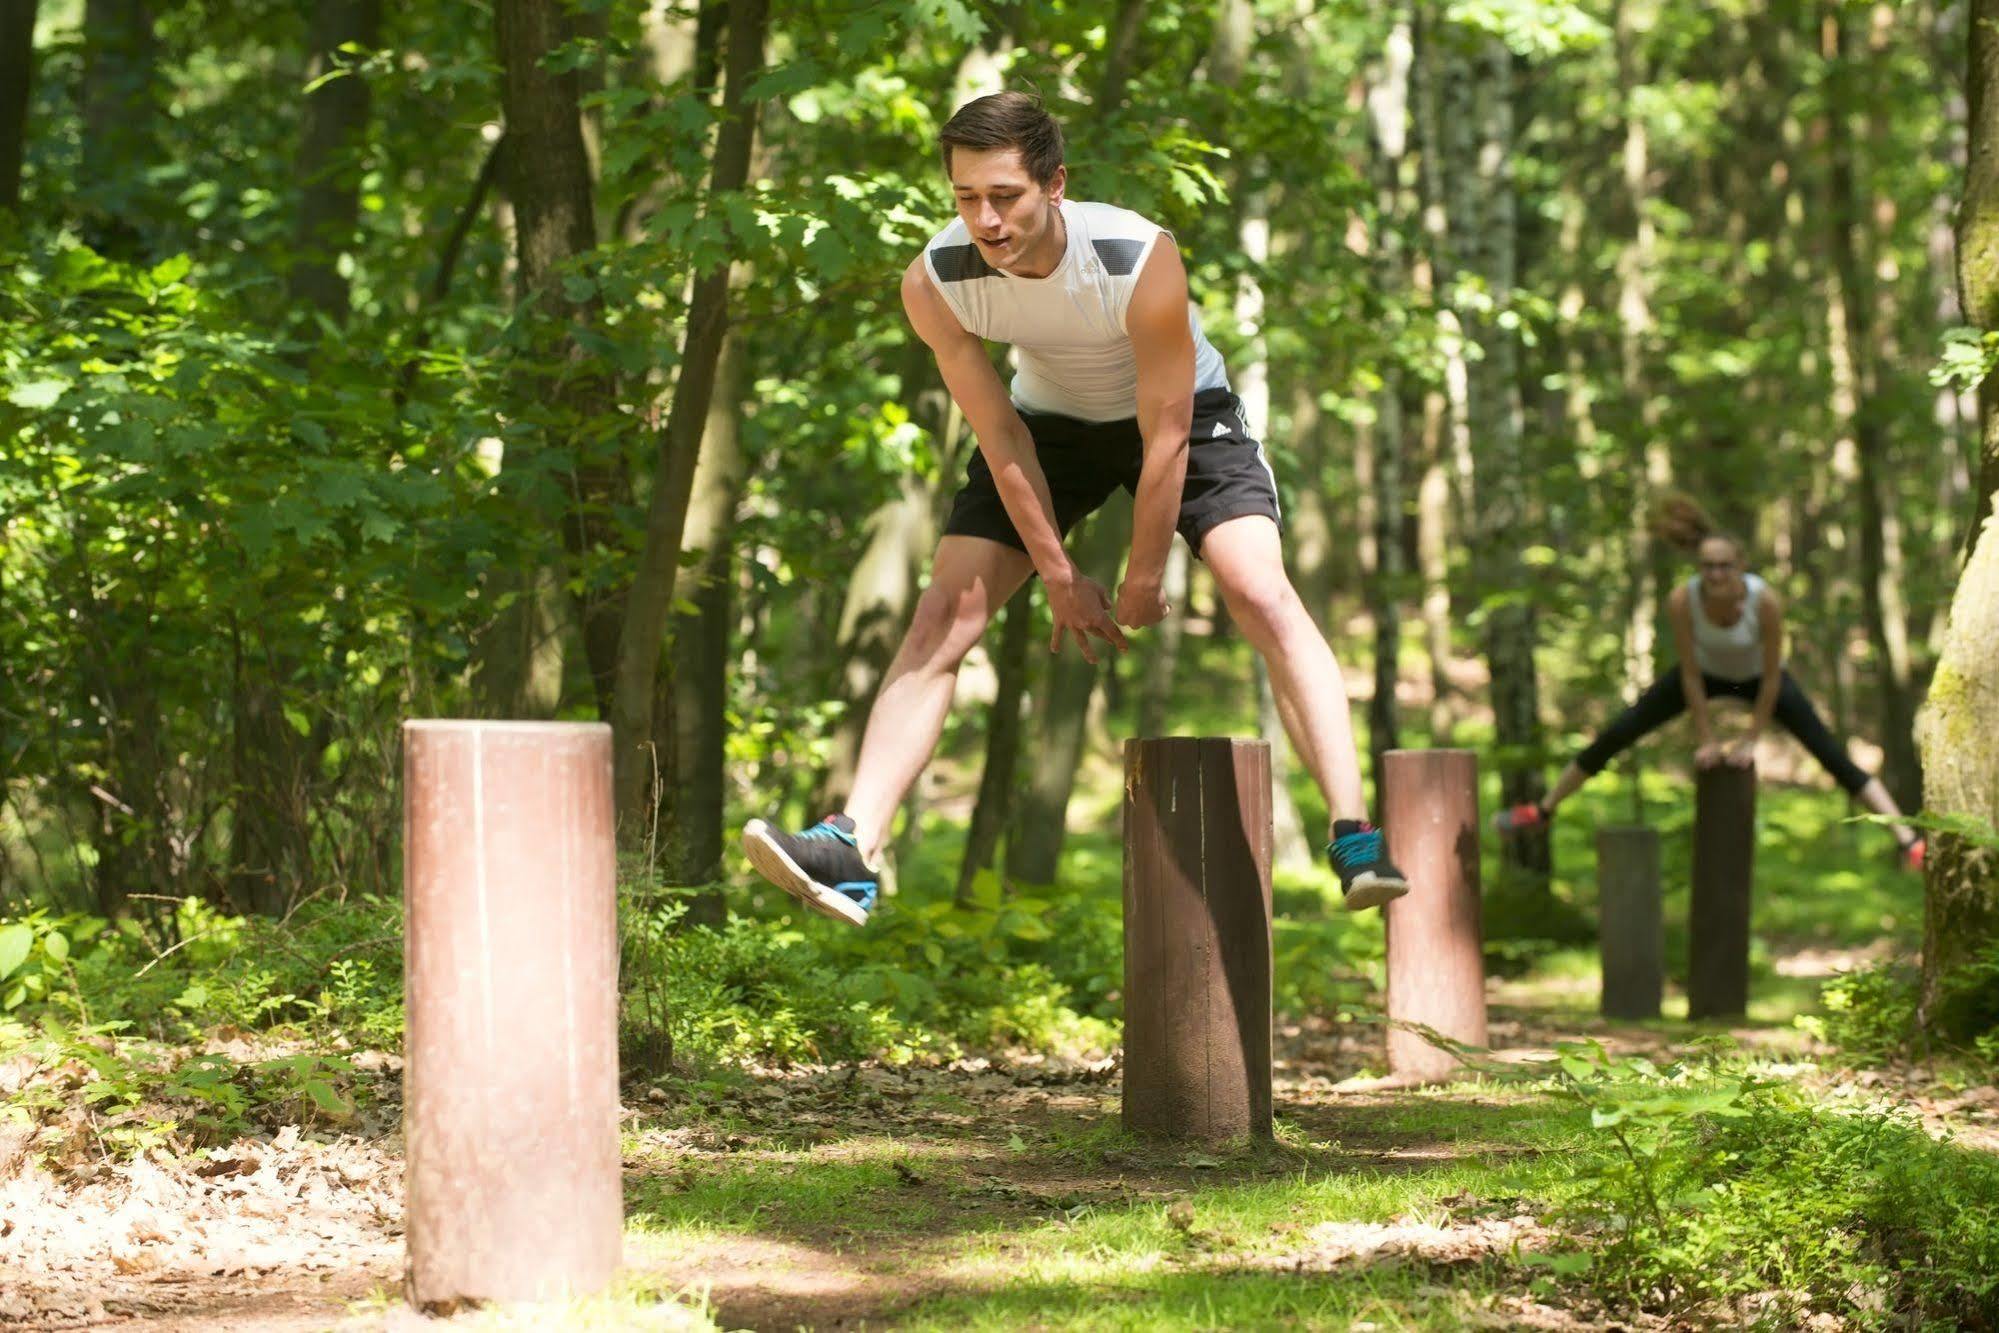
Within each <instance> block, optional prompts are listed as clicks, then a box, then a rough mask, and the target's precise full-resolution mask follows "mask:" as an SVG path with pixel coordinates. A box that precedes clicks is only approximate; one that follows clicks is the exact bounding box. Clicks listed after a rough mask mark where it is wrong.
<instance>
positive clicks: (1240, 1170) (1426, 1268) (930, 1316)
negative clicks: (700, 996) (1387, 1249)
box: [627, 1087, 1584, 1329]
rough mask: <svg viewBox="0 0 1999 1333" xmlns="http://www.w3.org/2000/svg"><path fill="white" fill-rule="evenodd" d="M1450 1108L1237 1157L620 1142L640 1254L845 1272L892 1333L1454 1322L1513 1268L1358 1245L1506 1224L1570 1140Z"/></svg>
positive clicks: (1502, 1287)
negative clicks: (736, 1152) (722, 1153)
mask: <svg viewBox="0 0 1999 1333" xmlns="http://www.w3.org/2000/svg"><path fill="white" fill-rule="evenodd" d="M1466 1091H1467V1089H1465V1088H1460V1089H1458V1090H1457V1092H1458V1093H1459V1094H1463V1093H1465V1092H1466ZM1469 1091H1471V1092H1473V1093H1476V1094H1478V1095H1480V1096H1481V1098H1482V1100H1481V1101H1480V1102H1478V1103H1467V1102H1464V1101H1461V1100H1454V1099H1452V1097H1451V1096H1450V1095H1447V1094H1439V1095H1434V1096H1421V1097H1407V1098H1403V1099H1399V1100H1397V1101H1395V1102H1393V1103H1384V1104H1374V1105H1363V1106H1358V1107H1356V1106H1352V1105H1351V1104H1350V1103H1348V1104H1342V1105H1335V1104H1332V1103H1330V1102H1329V1103H1327V1104H1325V1105H1323V1106H1313V1105H1310V1104H1309V1103H1308V1104H1305V1105H1301V1106H1299V1107H1297V1108H1295V1109H1298V1110H1301V1111H1303V1112H1304V1114H1302V1115H1301V1116H1298V1117H1295V1118H1293V1119H1292V1120H1290V1121H1288V1122H1287V1123H1285V1124H1284V1125H1283V1126H1281V1127H1280V1131H1279V1137H1278V1142H1277V1143H1275V1144H1270V1145H1263V1146H1260V1147H1256V1148H1245V1149H1241V1150H1238V1151H1234V1152H1217V1151H1211V1150H1202V1149H1186V1148H1170V1147H1165V1148H1162V1147H1158V1146H1154V1145H1149V1144H1146V1143H1144V1142H1142V1141H1138V1140H1134V1139H1131V1138H1129V1137H1128V1136H1126V1135H1124V1134H1123V1133H1122V1132H1121V1131H1118V1130H1117V1129H1115V1128H1114V1127H1111V1126H1109V1125H1108V1124H1106V1123H1104V1122H1101V1121H1098V1120H1093V1119H1091V1120H1086V1119H1081V1118H1075V1117H1068V1118H1064V1117H1054V1118H1051V1119H1050V1120H1049V1121H1048V1122H1046V1123H1044V1124H1043V1125H1041V1129H1042V1131H1043V1132H1042V1133H1039V1134H1036V1135H1035V1136H1033V1138H1032V1139H1031V1140H1029V1139H1026V1138H1024V1137H1023V1136H1022V1135H1019V1134H1014V1135H1011V1136H1010V1138H1009V1139H1008V1140H1006V1141H1001V1140H1000V1139H999V1138H997V1136H992V1137H986V1138H983V1139H979V1138H973V1139H962V1140H951V1141H939V1140H936V1139H934V1138H910V1137H897V1136H889V1135H871V1134H868V1133H865V1132H858V1133H854V1134H852V1135H849V1136H845V1137H842V1138H840V1139H838V1140H837V1141H835V1142H833V1143H830V1144H825V1145H821V1146H818V1147H816V1148H814V1149H812V1150H810V1151H776V1152H767V1153H758V1154H756V1155H755V1159H754V1160H744V1159H742V1158H740V1157H737V1158H731V1159H728V1160H725V1161H722V1162H719V1163H704V1164H703V1165H702V1166H701V1167H699V1168H698V1169H695V1168H689V1167H687V1166H685V1165H680V1164H677V1159H676V1157H675V1155H674V1154H673V1153H672V1152H671V1151H667V1150H664V1149H659V1148H655V1149H652V1150H647V1149H644V1148H643V1147H641V1148H640V1149H639V1155H638V1156H637V1158H636V1159H634V1158H633V1157H631V1156H630V1155H629V1154H628V1163H634V1164H636V1165H637V1166H638V1170H639V1177H638V1179H637V1180H636V1181H635V1182H634V1184H633V1185H632V1187H631V1190H630V1197H629V1199H628V1207H627V1216H628V1220H629V1224H630V1226H631V1227H632V1228H633V1231H634V1233H635V1234H636V1236H637V1237H639V1238H641V1243H640V1251H641V1252H642V1253H644V1254H649V1255H655V1256H662V1257H663V1256H669V1255H673V1254H682V1255H684V1254H686V1253H687V1252H689V1251H690V1250H694V1249H698V1250H699V1251H701V1252H702V1253H716V1252H718V1251H727V1250H729V1249H732V1248H734V1249H740V1250H742V1251H745V1252H753V1251H754V1250H755V1249H756V1248H757V1247H758V1246H769V1245H770V1244H771V1242H772V1241H773V1239H774V1238H775V1239H776V1240H777V1241H780V1242H782V1243H783V1245H784V1247H785V1249H784V1252H785V1253H787V1254H789V1255H791V1256H792V1259H791V1262H792V1263H793V1264H794V1265H799V1264H807V1263H817V1264H820V1265H823V1266H825V1267H827V1268H829V1269H832V1270H836V1271H848V1272H850V1274H851V1278H852V1281H851V1283H850V1284H849V1286H847V1287H840V1288H839V1289H838V1290H837V1291H833V1292H831V1293H826V1292H822V1293H821V1294H822V1295H830V1296H831V1297H837V1298H839V1299H842V1300H845V1301H847V1302H848V1303H849V1304H852V1303H854V1302H858V1303H859V1304H860V1305H861V1306H867V1305H868V1304H869V1301H868V1299H867V1298H866V1296H865V1294H864V1288H865V1290H866V1291H872V1292H874V1293H877V1294H878V1296H879V1297H880V1308H879V1314H880V1315H881V1316H882V1317H885V1318H889V1319H891V1320H892V1322H893V1323H894V1325H895V1326H896V1327H899V1328H914V1329H942V1328H976V1329H986V1328H992V1329H998V1328H1019V1327H1022V1326H1023V1325H1028V1324H1032V1325H1036V1326H1043V1327H1061V1328H1077V1329H1125V1328H1134V1329H1135V1328H1257V1327H1273V1326H1278V1325H1289V1326H1298V1325H1304V1326H1341V1327H1344V1326H1349V1325H1350V1324H1351V1323H1352V1322H1353V1321H1356V1320H1364V1319H1369V1318H1379V1319H1381V1320H1384V1321H1386V1322H1383V1323H1382V1325H1381V1326H1382V1327H1385V1328H1389V1327H1393V1328H1423V1327H1455V1326H1459V1325H1461V1324H1462V1322H1463V1320H1464V1319H1465V1318H1466V1317H1467V1316H1468V1315H1469V1314H1470V1313H1471V1312H1472V1311H1475V1310H1480V1309H1488V1308H1490V1307H1491V1306H1492V1305H1493V1304H1494V1303H1495V1302H1498V1301H1500V1300H1502V1299H1504V1298H1513V1297H1517V1296H1518V1295H1519V1294H1520V1293H1521V1292H1522V1291H1523V1290H1524V1289H1525V1284H1526V1282H1527V1281H1528V1280H1529V1279H1528V1278H1527V1277H1524V1276H1523V1273H1522V1270H1521V1269H1520V1267H1519V1266H1518V1264H1517V1263H1516V1262H1515V1261H1514V1260H1513V1259H1512V1258H1511V1257H1508V1256H1507V1255H1505V1254H1503V1253H1496V1254H1495V1253H1484V1254H1480V1253H1467V1254H1464V1255H1461V1256H1453V1257H1451V1258H1450V1259H1449V1260H1448V1261H1446V1260H1445V1259H1441V1258H1440V1259H1439V1260H1438V1261H1437V1262H1436V1263H1432V1262H1429V1261H1426V1260H1424V1259H1423V1258H1422V1257H1420V1256H1417V1257H1414V1258H1409V1257H1398V1256H1396V1255H1393V1254H1387V1253H1382V1252H1380V1251H1379V1250H1378V1249H1377V1248H1374V1242H1375V1241H1376V1240H1377V1239H1378V1237H1377V1236H1376V1233H1375V1232H1374V1230H1373V1229H1378V1228H1381V1227H1383V1226H1387V1225H1389V1224H1399V1225H1400V1226H1402V1227H1405V1228H1420V1227H1422V1226H1423V1225H1425V1224H1429V1225H1438V1224H1443V1223H1448V1222H1450V1221H1451V1220H1452V1219H1454V1218H1456V1219H1463V1218H1470V1217H1481V1216H1486V1217H1493V1218H1511V1217H1512V1216H1513V1215H1514V1213H1515V1212H1516V1211H1517V1210H1519V1209H1520V1208H1521V1207H1522V1206H1523V1203H1524V1202H1526V1201H1531V1200H1534V1199H1535V1198H1536V1197H1537V1196H1539V1195H1541V1194H1543V1193H1545V1192H1546V1191H1547V1190H1548V1189H1549V1188H1551V1187H1552V1186H1554V1185H1555V1184H1557V1183H1558V1182H1559V1181H1561V1180H1563V1179H1565V1178H1566V1177H1567V1174H1568V1171H1569V1166H1568V1159H1569V1156H1570V1155H1571V1154H1572V1153H1573V1152H1574V1151H1576V1150H1577V1149H1578V1148H1580V1147H1581V1146H1582V1145H1583V1142H1584V1139H1583V1133H1582V1131H1583V1126H1582V1123H1581V1120H1580V1117H1579V1114H1578V1113H1577V1112H1576V1111H1574V1110H1573V1109H1572V1108H1570V1107H1568V1106H1566V1105H1563V1104H1561V1103H1558V1102H1555V1101H1552V1100H1550V1099H1549V1098H1547V1097H1545V1096H1538V1095H1529V1096H1514V1097H1510V1098H1504V1099H1499V1100H1494V1099H1493V1093H1492V1090H1491V1089H1489V1088H1477V1087H1473V1088H1471V1089H1469ZM1335 1128H1337V1129H1339V1130H1340V1137H1337V1138H1335V1137H1325V1135H1326V1134H1327V1132H1328V1131H1329V1130H1332V1129H1335ZM1384 1154H1393V1155H1390V1156H1384ZM1356 1242H1359V1243H1358V1244H1356ZM836 1286H837V1284H836ZM832 1308H833V1307H830V1306H829V1307H828V1311H829V1312H830V1310H831V1309H832ZM718 1312H719V1317H720V1318H721V1319H722V1321H723V1322H724V1323H725V1324H727V1323H728V1320H729V1318H730V1314H731V1307H730V1304H729V1301H728V1300H727V1298H722V1299H720V1300H718Z"/></svg>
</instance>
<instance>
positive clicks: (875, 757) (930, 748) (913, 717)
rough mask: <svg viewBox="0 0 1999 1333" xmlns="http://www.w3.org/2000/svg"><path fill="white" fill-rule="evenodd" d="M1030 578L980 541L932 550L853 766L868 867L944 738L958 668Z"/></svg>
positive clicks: (1027, 568)
mask: <svg viewBox="0 0 1999 1333" xmlns="http://www.w3.org/2000/svg"><path fill="white" fill-rule="evenodd" d="M1033 572H1034V563H1033V562H1032V561H1031V560H1029V559H1028V558H1027V553H1026V552H1024V551H1019V550H1016V549H1014V548H1013V547H1011V546H1008V545H1006V544H1004V543H1002V542H996V541H989V540H987V539H986V538H984V537H958V536H950V537H945V538H944V539H943V540H942V541H940V542H939V543H938V544H937V556H936V559H935V560H934V561H933V562H932V564H931V569H930V586H929V587H927V588H925V589H924V590H923V595H922V596H921V597H920V598H918V599H917V602H916V611H915V613H914V614H913V615H912V616H911V617H910V623H909V629H908V631H907V632H906V633H905V634H904V635H903V639H902V646H901V647H900V648H898V649H897V650H896V654H895V660H894V661H893V662H892V663H890V665H889V669H888V674H887V675H885V676H884V677H883V678H882V685H881V689H880V691H879V692H878V693H877V694H876V695H875V702H874V707H873V708H872V709H871V710H870V711H869V713H868V725H867V729H866V731H865V732H864V733H863V734H862V737H861V753H860V757H859V758H858V759H857V760H856V761H855V765H854V785H853V790H852V791H851V792H850V793H849V794H848V796H847V808H846V813H847V815H848V816H849V817H850V818H852V819H853V821H854V834H855V837H856V839H857V840H858V842H859V844H860V852H861V855H862V856H863V857H864V858H865V859H866V860H867V861H868V862H869V863H871V864H872V863H873V861H874V859H875V854H876V852H878V851H879V850H880V848H881V845H882V844H883V843H884V842H886V841H887V840H888V827H889V821H890V820H892V819H893V818H894V817H895V810H896V807H897V806H899V805H901V804H902V798H903V796H904V795H905V794H907V793H908V791H909V786H910V784H911V783H913V782H915V781H916V777H917V775H918V774H919V773H921V772H922V771H923V767H924V765H925V764H928V763H929V762H930V756H931V754H932V753H934V752H935V751H936V749H937V741H938V739H939V738H940V737H941V736H942V735H943V734H944V720H945V719H946V718H947V717H948V716H949V715H950V712H951V695H952V693H953V691H954V690H955V688H956V686H957V680H958V666H959V664H960V663H962V662H963V661H964V660H965V654H966V653H968V652H970V651H971V649H972V645H973V644H975V643H977V642H978V641H979V639H980V637H981V636H982V635H984V633H985V632H986V626H987V625H989V624H991V623H992V618H993V617H994V616H995V615H997V614H999V609H1000V608H1001V607H1002V606H1004V605H1006V602H1007V599H1008V598H1010V597H1012V596H1013V594H1014V593H1015V592H1016V591H1018V590H1019V588H1020V585H1021V584H1023V583H1025V582H1026V581H1027V577H1028V575H1030V574H1032V573H1033Z"/></svg>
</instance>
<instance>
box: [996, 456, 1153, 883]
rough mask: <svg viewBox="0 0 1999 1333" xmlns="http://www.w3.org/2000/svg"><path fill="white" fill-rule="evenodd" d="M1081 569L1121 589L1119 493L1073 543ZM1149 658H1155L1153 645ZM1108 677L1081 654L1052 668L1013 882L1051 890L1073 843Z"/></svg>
mask: <svg viewBox="0 0 1999 1333" xmlns="http://www.w3.org/2000/svg"><path fill="white" fill-rule="evenodd" d="M1074 545H1075V550H1076V563H1077V564H1079V565H1081V566H1082V567H1083V569H1084V570H1085V572H1087V573H1088V574H1089V575H1090V577H1091V578H1094V579H1099V580H1102V581H1103V582H1104V583H1105V585H1106V586H1107V587H1115V586H1116V576H1117V569H1118V563H1119V560H1120V558H1121V557H1122V556H1123V554H1124V552H1125V549H1126V548H1127V547H1129V546H1130V545H1131V500H1130V497H1128V496H1126V495H1124V494H1123V493H1122V492H1116V493H1113V494H1112V496H1111V499H1110V502H1109V503H1108V504H1106V505H1105V506H1104V507H1103V508H1102V509H1100V510H1098V511H1097V513H1096V514H1095V515H1093V516H1092V517H1091V518H1090V519H1089V520H1088V526H1087V527H1086V528H1085V529H1084V530H1083V532H1082V533H1080V534H1079V536H1078V539H1077V540H1076V542H1075V543H1074ZM1145 650H1147V651H1151V652H1158V651H1159V645H1158V643H1157V642H1156V641H1154V642H1152V643H1148V644H1145ZM1110 670H1111V665H1110V664H1109V663H1107V662H1100V663H1098V664H1097V665H1096V666H1091V665H1090V664H1089V663H1088V662H1085V661H1084V660H1083V655H1082V654H1081V653H1071V652H1065V653H1063V654H1062V655H1061V656H1059V657H1057V658H1055V659H1054V660H1053V661H1052V662H1050V663H1049V664H1048V668H1047V672H1046V676H1045V683H1044V685H1043V688H1042V702H1041V706H1040V708H1039V709H1037V710H1036V711H1037V712H1038V713H1039V715H1040V716H1039V718H1038V719H1037V721H1036V724H1035V728H1034V746H1033V750H1032V754H1033V756H1034V762H1033V766H1032V771H1031V772H1030V773H1029V774H1028V777H1027V782H1026V784H1025V786H1024V787H1023V789H1022V791H1021V794H1020V804H1019V809H1018V811H1017V813H1016V814H1015V816H1014V821H1013V831H1012V833H1010V834H1009V835H1008V837H1007V852H1006V870H1007V877H1008V878H1009V879H1014V880H1019V881H1022V882H1024V883H1028V884H1053V883H1054V882H1055V877H1056V871H1057V870H1058V869H1060V867H1061V864H1062V844H1063V842H1064V841H1065V840H1066V839H1067V837H1068V832H1069V829H1068V815H1069V797H1070V794H1071V793H1072V792H1073V791H1074V790H1075V787H1076V769H1077V766H1078V765H1079V764H1081V762H1082V757H1083V737H1084V728H1085V726H1086V724H1087V723H1088V721H1089V716H1090V697H1091V696H1092V695H1093V694H1095V693H1096V687H1097V681H1098V679H1099V677H1100V676H1101V675H1103V674H1107V673H1108V672H1109V671H1110Z"/></svg>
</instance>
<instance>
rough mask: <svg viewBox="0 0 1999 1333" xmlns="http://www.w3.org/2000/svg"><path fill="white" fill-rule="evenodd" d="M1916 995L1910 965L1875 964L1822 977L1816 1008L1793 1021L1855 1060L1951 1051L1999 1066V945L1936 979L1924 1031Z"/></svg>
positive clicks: (1916, 975) (1917, 984)
mask: <svg viewBox="0 0 1999 1333" xmlns="http://www.w3.org/2000/svg"><path fill="white" fill-rule="evenodd" d="M1921 993H1922V974H1921V972H1920V970H1919V969H1918V968H1917V967H1916V966H1915V965H1914V964H1913V963H1908V962H1900V961H1890V962H1884V963H1876V964H1874V965H1872V966H1869V967H1864V968H1859V969H1856V970H1855V971H1852V972H1847V973H1843V974H1841V975H1839V976H1837V977H1834V978H1833V979H1832V980H1830V981H1828V982H1827V983H1826V984H1825V987H1824V989H1823V990H1822V991H1821V992H1820V997H1819V998H1820V1004H1821V1012H1819V1013H1816V1014H1807V1015H1802V1016H1800V1018H1799V1019H1798V1026H1799V1027H1801V1028H1803V1029H1804V1030H1805V1031H1807V1032H1809V1033H1811V1034H1812V1035H1813V1036H1815V1037H1817V1038H1819V1039H1820V1040H1821V1041H1824V1042H1826V1043H1828V1044H1830V1045H1832V1046H1834V1047H1837V1048H1838V1049H1839V1050H1840V1051H1842V1052H1843V1053H1845V1054H1847V1055H1849V1056H1852V1057H1854V1058H1856V1059H1859V1060H1862V1061H1880V1060H1889V1059H1912V1058H1915V1057H1917V1056H1920V1055H1924V1054H1931V1053H1935V1052H1938V1051H1958V1052H1962V1053H1964V1054H1966V1055H1969V1056H1971V1057H1972V1058H1973V1059H1975V1060H1977V1061H1979V1062H1980V1063H1981V1064H1984V1065H1986V1066H1988V1067H1989V1066H1999V944H1992V945H1989V946H1987V947H1986V948H1984V949H1983V950H1981V951H1979V952H1978V953H1975V954H1974V955H1973V956H1972V957H1970V958H1968V959H1966V960H1965V961H1964V962H1963V963H1961V964H1959V965H1958V966H1956V967H1954V968H1952V969H1951V970H1950V971H1949V972H1947V973H1945V974H1944V975H1943V976H1942V977H1940V978H1938V980H1937V991H1936V996H1935V1000H1934V1003H1933V1007H1932V1012H1931V1014H1930V1021H1929V1024H1928V1031H1927V1032H1925V1031H1924V1030H1923V1028H1922V1027H1921V1026H1920V1025H1919V1023H1918V1013H1917V1005H1918V1002H1919V1000H1920V999H1921Z"/></svg>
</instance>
